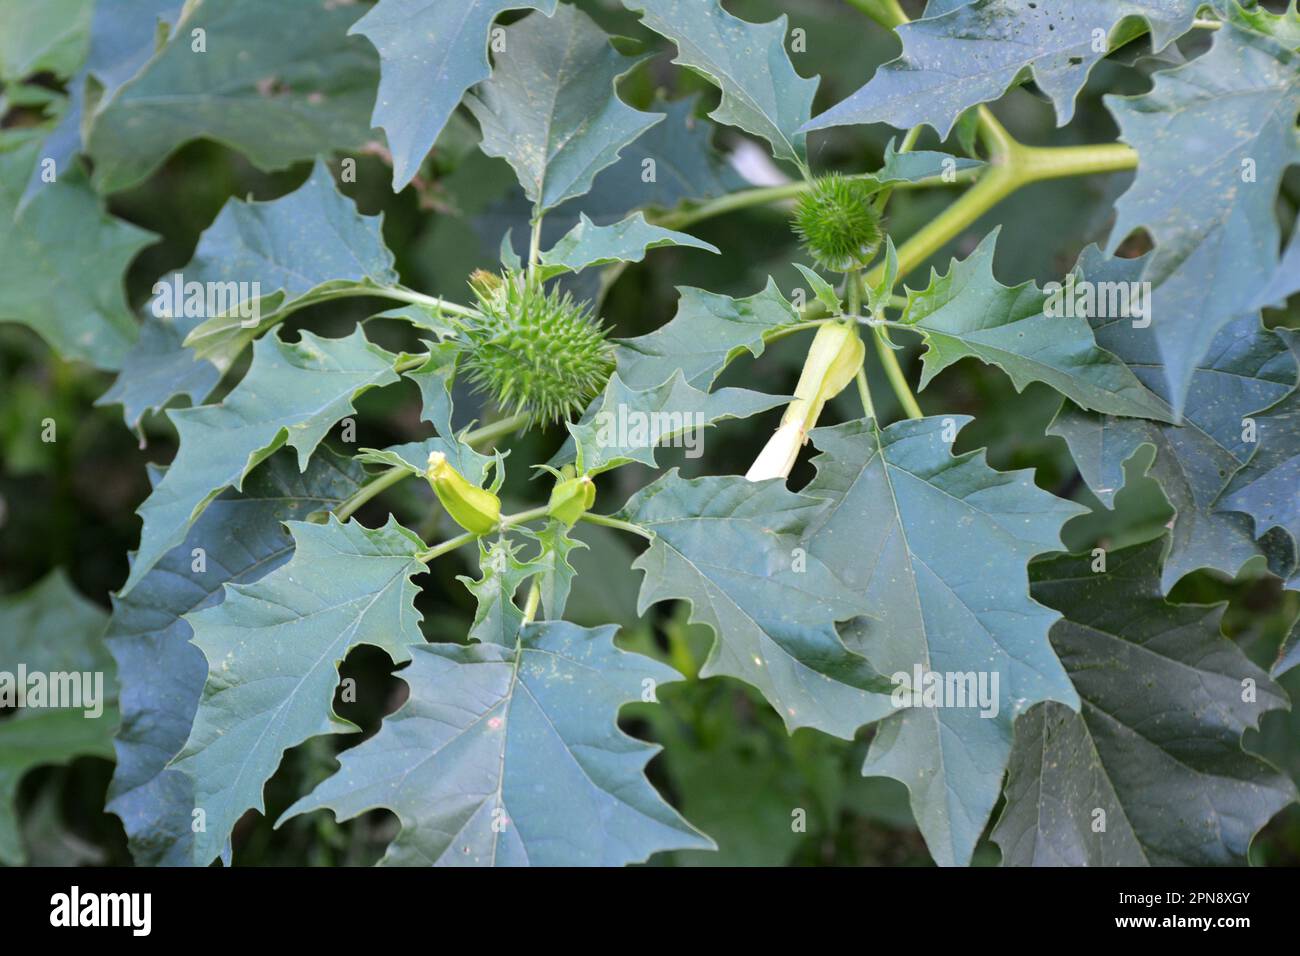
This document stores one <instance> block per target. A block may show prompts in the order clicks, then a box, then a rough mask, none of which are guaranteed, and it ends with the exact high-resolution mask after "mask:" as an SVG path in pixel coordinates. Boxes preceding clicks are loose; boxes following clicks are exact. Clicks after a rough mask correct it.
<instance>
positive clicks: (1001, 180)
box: [867, 106, 1137, 284]
mask: <svg viewBox="0 0 1300 956" xmlns="http://www.w3.org/2000/svg"><path fill="white" fill-rule="evenodd" d="M979 111H980V116H979V133H980V138H981V140H982V142H983V143H984V146H985V149H986V150H988V152H989V159H990V164H991V165H990V166H989V167H988V169H987V171H986V172H985V173H984V175H983V176H981V177H980V179H979V180H978V181H977V182H976V183H975V185H974V186H972V187H971V188H970V189H969V190H967V191H966V192H965V193H963V194H962V196H961V198H960V199H958V200H957V201H956V202H954V203H953V204H952V205H951V206H949V207H948V208H947V209H945V210H944V211H943V212H941V213H940V214H939V215H938V216H936V217H935V218H934V219H932V220H930V221H929V222H928V223H926V224H925V226H923V227H922V228H920V229H919V230H917V231H916V233H914V234H913V235H912V236H911V237H910V238H909V239H908V240H907V241H906V242H905V243H903V244H902V245H901V246H899V247H898V278H899V279H902V278H903V277H904V276H906V275H907V274H908V273H909V272H911V271H912V270H914V269H916V268H917V267H918V266H920V265H921V264H922V263H924V262H925V261H926V260H927V259H929V258H930V257H931V256H932V255H934V254H935V253H936V252H938V251H939V250H940V249H942V248H943V247H944V246H945V245H947V243H948V242H949V241H950V240H951V239H953V238H954V237H955V236H956V235H957V234H958V233H960V232H961V231H962V230H963V229H965V228H966V227H967V226H969V225H970V224H971V223H973V222H975V220H977V219H979V217H980V216H982V215H984V213H986V212H988V211H989V210H990V209H992V208H993V207H994V206H995V205H997V204H998V203H999V202H1001V201H1002V200H1003V199H1005V198H1006V197H1007V196H1009V195H1011V193H1013V192H1015V191H1016V190H1017V189H1020V188H1021V187H1022V186H1026V185H1028V184H1030V183H1035V182H1041V181H1043V180H1046V179H1059V178H1062V177H1066V176H1083V175H1089V174H1092V173H1110V172H1117V171H1120V170H1126V169H1133V168H1134V167H1135V166H1137V153H1136V152H1135V151H1134V150H1133V149H1131V148H1130V147H1128V146H1125V145H1123V144H1122V143H1106V144H1102V145H1098V146H1058V147H1037V146H1024V145H1022V144H1020V143H1018V142H1016V141H1015V140H1014V139H1012V138H1011V135H1010V134H1009V133H1007V131H1006V130H1005V129H1004V128H1003V127H1002V124H1001V123H999V122H998V121H997V119H996V118H995V117H994V116H993V114H992V112H990V111H989V110H988V109H987V108H986V107H983V106H981V107H979ZM884 274H885V266H884V263H883V262H881V263H879V264H877V265H876V266H875V268H873V269H872V270H871V271H870V272H869V273H868V274H867V281H868V282H870V283H872V284H876V283H879V282H880V281H881V280H882V279H883V278H884Z"/></svg>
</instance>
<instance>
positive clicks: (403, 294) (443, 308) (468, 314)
mask: <svg viewBox="0 0 1300 956" xmlns="http://www.w3.org/2000/svg"><path fill="white" fill-rule="evenodd" d="M344 294H348V295H373V296H378V297H379V298H381V299H392V300H393V301H394V302H406V303H408V304H410V305H423V306H426V307H428V308H430V309H436V310H438V311H439V312H446V313H449V314H451V315H459V316H463V317H464V318H467V319H473V318H478V317H480V316H481V315H482V313H481V312H479V310H478V309H475V308H471V307H470V306H468V305H459V304H458V303H455V302H448V301H447V300H446V299H443V298H440V297H436V296H431V295H425V294H424V293H423V292H416V291H415V290H414V289H407V288H405V287H403V286H382V287H379V288H374V289H368V288H367V289H360V290H356V291H347V292H345V293H344ZM339 298H342V295H340V296H339Z"/></svg>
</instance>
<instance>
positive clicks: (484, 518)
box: [425, 451, 501, 535]
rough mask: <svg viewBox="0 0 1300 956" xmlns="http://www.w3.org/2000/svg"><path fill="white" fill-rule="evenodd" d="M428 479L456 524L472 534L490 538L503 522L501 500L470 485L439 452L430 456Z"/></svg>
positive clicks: (483, 489) (432, 452)
mask: <svg viewBox="0 0 1300 956" xmlns="http://www.w3.org/2000/svg"><path fill="white" fill-rule="evenodd" d="M425 477H427V478H428V479H429V484H430V485H432V486H433V492H434V494H436V495H437V496H438V500H439V501H441V502H442V506H443V507H444V508H446V509H447V514H449V515H451V518H452V520H453V521H455V522H456V524H458V525H460V526H461V527H462V528H464V529H465V530H466V531H469V532H471V533H472V534H480V535H482V534H488V533H490V532H491V531H493V530H494V529H495V528H496V526H497V524H498V523H499V522H500V521H501V499H500V498H498V497H497V496H496V495H494V494H492V492H490V491H488V490H487V489H485V488H478V487H475V486H474V485H472V484H470V483H469V482H468V481H466V480H465V478H464V477H463V476H462V475H461V473H460V472H458V471H457V470H456V469H455V468H453V467H452V466H451V464H450V463H449V462H448V461H447V456H446V455H444V454H443V453H442V452H440V451H431V452H429V467H428V469H427V470H426V471H425Z"/></svg>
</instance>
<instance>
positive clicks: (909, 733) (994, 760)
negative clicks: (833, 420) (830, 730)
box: [801, 416, 1084, 866]
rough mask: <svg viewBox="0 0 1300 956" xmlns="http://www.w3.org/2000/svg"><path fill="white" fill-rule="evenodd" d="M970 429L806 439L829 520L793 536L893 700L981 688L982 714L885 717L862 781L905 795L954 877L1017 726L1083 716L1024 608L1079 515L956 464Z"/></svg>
mask: <svg viewBox="0 0 1300 956" xmlns="http://www.w3.org/2000/svg"><path fill="white" fill-rule="evenodd" d="M968 421H970V419H969V418H966V417H964V416H951V417H949V418H938V417H931V418H923V419H919V420H916V421H903V422H899V423H897V424H894V425H891V426H889V427H888V428H886V429H884V430H883V431H882V430H880V429H879V428H878V427H877V426H876V424H875V423H874V422H871V421H856V422H847V423H845V424H843V425H837V426H835V427H833V428H818V429H816V430H814V431H813V433H812V441H813V444H815V445H816V446H817V447H818V448H819V449H821V451H822V454H821V455H819V456H818V457H817V458H815V459H813V464H814V466H815V467H816V468H817V476H816V477H815V478H814V479H813V480H812V482H811V483H809V485H808V487H807V488H805V489H804V492H803V493H804V495H805V496H807V497H809V498H811V499H813V500H820V501H822V502H823V503H824V507H823V509H822V510H821V511H820V512H819V513H818V514H817V515H815V516H814V517H813V518H812V519H811V520H810V521H809V522H808V526H807V528H806V529H805V530H804V531H803V534H802V537H801V540H802V541H803V542H804V543H805V546H806V547H807V549H808V554H809V556H810V557H812V556H814V555H815V556H816V557H817V558H819V559H820V560H822V561H825V562H826V564H827V565H829V566H830V567H832V568H835V569H836V571H837V573H838V574H839V575H840V576H841V578H842V579H843V581H844V586H845V587H847V588H848V589H850V591H851V593H853V594H855V595H857V599H858V600H859V601H861V602H862V604H863V606H864V607H865V608H867V609H869V613H870V614H871V615H872V617H873V618H874V620H871V621H868V622H864V623H862V624H860V625H859V626H858V627H855V628H853V629H852V630H851V631H850V632H849V633H846V636H845V640H846V643H847V644H848V646H849V647H850V648H852V649H853V650H854V651H856V652H858V653H860V654H862V655H864V656H865V657H866V658H867V659H868V660H870V661H871V663H872V665H873V666H874V667H875V668H876V669H877V670H879V671H880V672H881V673H882V674H891V675H893V681H894V683H895V685H896V686H897V687H900V688H907V687H913V689H915V690H920V688H915V687H914V674H915V670H916V668H918V667H919V668H920V669H921V670H922V672H923V674H925V673H935V674H938V675H939V676H940V677H941V678H942V679H943V680H944V681H945V682H947V680H948V676H947V675H951V674H956V675H963V674H971V675H973V676H974V677H975V678H976V680H979V679H981V677H982V678H983V679H984V680H985V682H986V685H985V686H986V688H987V690H988V695H987V697H988V700H987V702H986V706H981V705H979V704H977V703H975V702H974V701H970V700H967V701H965V702H964V706H942V707H929V706H915V707H904V708H903V709H902V710H899V711H898V712H897V713H894V714H892V715H891V716H888V717H886V718H885V719H884V720H883V721H882V722H881V724H880V726H879V728H878V729H877V731H876V736H875V737H874V738H873V740H872V742H871V747H870V749H869V750H868V752H867V758H866V764H865V765H864V767H863V773H864V774H866V775H868V776H886V777H893V778H894V779H895V780H898V781H900V782H902V783H904V784H906V785H907V788H908V790H909V791H910V794H911V801H912V810H913V813H914V814H915V816H916V820H917V824H918V825H919V826H920V829H921V833H922V835H923V836H924V837H925V841H926V845H927V846H928V847H929V848H930V853H931V855H932V856H933V857H934V858H935V860H936V861H937V862H938V863H939V864H940V865H949V866H951V865H954V864H958V865H964V864H967V863H969V862H970V859H971V854H972V852H973V851H974V849H975V844H976V841H977V840H978V839H979V836H980V834H981V833H982V832H983V830H984V826H985V824H986V822H987V821H988V818H989V814H990V813H991V812H992V810H993V805H994V804H995V803H996V802H997V798H998V792H999V790H1000V789H1001V784H1002V774H1003V772H1004V771H1005V770H1006V766H1007V760H1008V758H1009V757H1010V755H1011V743H1012V725H1013V723H1014V721H1015V719H1016V717H1017V716H1018V715H1020V714H1021V713H1023V712H1024V711H1025V710H1027V709H1028V708H1029V707H1030V706H1032V705H1033V704H1034V703H1036V702H1038V701H1044V700H1054V701H1058V702H1060V703H1062V704H1064V705H1066V706H1068V707H1077V706H1078V697H1077V695H1076V694H1075V691H1074V688H1073V687H1072V686H1071V685H1070V682H1069V679H1068V677H1067V676H1066V673H1065V670H1064V669H1063V668H1062V667H1061V663H1060V661H1058V660H1057V659H1056V655H1055V654H1054V653H1053V652H1052V648H1051V646H1050V644H1049V643H1048V640H1047V634H1048V630H1049V629H1050V628H1051V626H1052V624H1053V622H1054V621H1055V620H1056V619H1057V618H1058V617H1059V615H1057V614H1056V613H1055V612H1053V611H1051V610H1049V609H1048V608H1046V607H1043V606H1042V605H1041V604H1039V603H1038V602H1036V601H1034V600H1033V599H1032V598H1031V597H1030V596H1029V583H1028V575H1027V572H1026V570H1025V569H1026V567H1027V565H1028V563H1029V560H1030V559H1031V558H1033V557H1034V556H1035V555H1037V554H1042V553H1043V552H1046V551H1055V550H1058V549H1059V548H1060V547H1061V541H1060V531H1061V527H1062V525H1064V524H1065V522H1066V521H1068V520H1069V519H1070V518H1072V517H1074V516H1075V515H1077V514H1080V513H1081V512H1083V510H1084V509H1083V508H1081V507H1079V506H1078V505H1075V504H1073V503H1071V502H1068V501H1063V500H1061V499H1059V498H1056V497H1053V496H1052V495H1049V494H1048V493H1047V492H1045V491H1042V490H1041V489H1039V488H1037V487H1036V486H1035V485H1034V480H1033V473H1032V472H1030V471H1018V472H1005V473H1004V472H997V471H993V470H992V469H990V468H989V467H988V465H986V464H985V463H984V460H983V455H982V453H979V452H971V453H969V454H965V455H960V456H953V455H952V454H951V452H950V450H949V443H950V441H951V439H952V438H954V437H955V435H956V431H957V429H958V428H959V427H960V426H961V425H964V424H965V423H966V422H968ZM945 433H947V434H945ZM994 677H996V678H997V683H996V684H994V683H993V680H994ZM923 679H924V677H923Z"/></svg>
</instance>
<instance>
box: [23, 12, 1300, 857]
mask: <svg viewBox="0 0 1300 956" xmlns="http://www.w3.org/2000/svg"><path fill="white" fill-rule="evenodd" d="M729 6H730V7H731V8H732V9H734V10H736V11H737V12H736V13H734V14H733V13H732V12H728V10H724V8H723V6H722V5H721V3H720V2H719V0H622V3H621V4H620V3H618V2H615V0H606V2H596V0H592V2H570V0H422V2H419V3H417V2H414V0H374V2H367V3H322V2H320V0H276V2H275V3H267V2H265V0H189V2H185V3H182V2H181V0H152V2H145V3H133V4H130V5H128V6H125V7H123V6H122V5H118V4H114V3H110V2H108V0H97V2H96V0H79V2H78V0H74V2H71V3H60V4H49V5H46V4H30V5H21V8H19V5H0V30H2V31H3V32H4V34H5V36H4V37H3V39H0V114H3V116H4V122H3V124H0V178H2V181H3V189H0V216H3V217H4V219H5V222H4V223H3V228H0V280H2V281H0V319H3V320H6V321H7V322H9V323H17V324H18V325H19V326H25V327H26V328H17V327H13V326H7V327H5V328H4V329H2V330H0V331H2V332H3V336H4V337H3V338H0V356H3V361H0V382H3V387H4V390H5V402H4V405H5V409H4V414H3V416H0V442H3V446H2V447H3V449H4V456H5V465H4V474H3V477H2V483H0V495H2V496H3V497H2V498H0V504H3V505H4V507H3V509H2V510H0V514H3V516H4V517H3V518H0V522H3V523H2V524H0V540H3V542H4V545H3V549H0V569H2V570H0V584H2V587H3V591H4V596H3V597H0V708H3V709H4V713H3V714H0V862H2V863H6V864H12V863H18V862H23V861H26V860H29V859H31V860H37V861H50V860H56V861H62V862H69V861H70V862H87V861H90V860H100V861H105V860H107V861H113V862H126V861H127V860H128V859H132V860H134V862H135V863H137V864H157V865H186V866H206V865H208V864H210V863H212V862H213V861H216V860H221V861H223V862H224V863H225V864H227V865H229V864H231V863H232V862H246V863H254V864H256V863H268V864H269V863H303V862H312V863H371V862H383V863H386V864H410V865H418V866H427V865H431V864H444V863H455V864H470V865H483V866H514V865H524V864H532V865H623V864H632V863H640V862H644V861H654V862H656V863H662V864H685V863H697V864H698V863H703V864H708V863H710V862H717V863H727V864H784V863H794V862H799V863H881V862H886V863H888V862H898V863H902V862H918V861H924V860H927V859H929V860H933V861H934V862H936V863H938V864H941V865H967V864H971V863H978V864H997V863H1001V864H1002V865H1007V866H1026V865H1060V864H1069V865H1092V864H1096V865H1114V864H1125V865H1194V864H1195V865H1201V864H1241V863H1245V862H1248V861H1250V862H1255V863H1272V862H1282V861H1286V860H1290V861H1292V862H1294V861H1295V860H1297V859H1300V815H1298V814H1300V811H1298V810H1297V809H1296V801H1297V791H1296V775H1297V773H1300V743H1298V742H1297V741H1300V733H1297V726H1298V725H1297V724H1296V717H1295V716H1294V713H1293V712H1290V711H1289V707H1290V697H1289V695H1294V694H1295V693H1296V692H1298V691H1300V683H1297V675H1300V666H1297V665H1298V664H1300V639H1298V638H1297V625H1296V618H1297V614H1298V613H1300V593H1298V592H1300V570H1298V568H1300V559H1298V557H1297V555H1298V549H1297V542H1298V541H1300V392H1297V390H1296V386H1297V377H1298V376H1297V359H1298V358H1300V333H1297V331H1296V330H1297V329H1300V311H1297V308H1298V307H1300V298H1298V297H1297V293H1300V229H1298V224H1297V222H1296V214H1297V208H1300V178H1297V177H1296V176H1295V174H1294V171H1293V170H1291V169H1290V167H1291V166H1292V165H1293V164H1296V163H1298V162H1300V147H1298V145H1297V144H1300V134H1298V132H1297V128H1296V121H1297V115H1300V12H1298V11H1297V8H1296V7H1295V5H1294V4H1292V5H1291V6H1289V7H1288V6H1284V5H1282V4H1277V3H1261V4H1255V3H1243V2H1239V0H1211V2H1202V0H1160V2H1133V0H1090V2H1088V3H1080V2H1075V0H1034V2H1026V0H974V2H964V0H929V2H928V3H923V2H920V0H917V2H911V0H908V2H906V3H903V2H899V0H845V2H838V0H826V2H822V3H798V4H795V3H786V4H780V3H777V2H775V0H763V2H757V3H753V4H739V3H738V4H731V5H729ZM782 6H784V7H785V9H786V13H782V14H781V15H779V16H777V14H778V13H780V7H782ZM72 8H77V9H78V11H79V13H78V14H77V18H76V19H75V22H72V21H69V20H68V19H67V18H69V17H72V16H73V14H71V13H67V12H66V11H68V10H71V9H72ZM787 14H788V16H787ZM909 15H910V17H911V19H909ZM741 16H745V17H749V18H751V19H741ZM764 16H766V17H767V18H768V22H761V23H760V22H752V21H753V20H756V19H759V18H762V17H764ZM772 17H775V19H772ZM598 21H599V23H600V24H602V25H604V26H598ZM10 27H13V28H14V29H13V30H10V29H9V28H10ZM606 27H608V30H609V32H606ZM615 31H617V36H618V39H617V41H616V42H615V41H614V40H612V39H611V38H612V37H613V36H615ZM900 47H901V52H900ZM891 51H892V52H891ZM890 57H892V58H890ZM873 70H874V72H873ZM819 74H820V75H819ZM868 75H870V77H871V78H870V80H869V81H868V82H866V84H865V85H863V86H861V88H859V89H856V91H854V87H856V86H857V85H858V84H860V83H861V82H862V78H863V77H865V76H868ZM1013 131H1014V134H1013ZM1031 144H1032V145H1031ZM380 212H382V213H383V216H382V217H381V216H380V215H378V213H380ZM42 340H43V342H42ZM47 347H48V348H47ZM49 350H53V352H54V353H56V354H54V355H51V354H50V352H49ZM966 360H972V361H966ZM42 369H44V370H43V371H42ZM918 394H920V395H921V398H920V399H918V397H917V396H918ZM91 399H96V400H95V401H94V407H93V408H92V407H90V406H91V401H90V400H91ZM136 503H138V505H139V507H138V517H139V521H138V526H137V524H136V523H135V522H134V520H133V519H130V517H129V513H130V507H131V505H132V504H136ZM128 535H129V536H130V537H131V542H130V545H131V546H132V547H133V548H134V550H133V552H132V553H131V555H130V558H129V560H128V559H127V557H126V554H125V552H126V550H127V544H126V541H125V538H126V537H127V536H128ZM137 535H138V537H137ZM100 543H102V544H103V546H102V547H101V544H100ZM119 544H121V547H119ZM73 678H75V680H73ZM656 755H658V756H656ZM78 758H88V759H85V760H81V759H78ZM74 761H75V762H74ZM110 775H111V777H110ZM97 787H98V789H96V788H97ZM105 788H106V796H105V797H104V803H103V805H102V806H103V807H104V811H103V812H100V805H99V804H95V805H92V806H87V805H86V801H87V798H86V794H91V795H92V798H91V799H92V800H93V799H96V798H97V797H96V795H98V794H104V793H105ZM74 790H75V792H76V794H77V795H78V796H77V798H76V802H75V805H74V802H73V799H72V798H71V797H69V796H67V795H68V794H70V793H72V792H73V791H74ZM1261 831H1262V835H1261ZM60 834H62V836H60Z"/></svg>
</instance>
